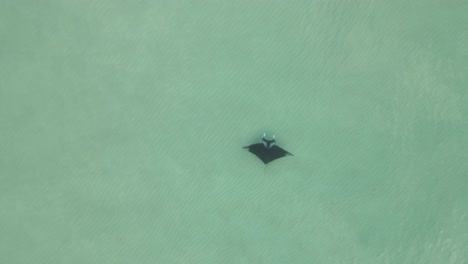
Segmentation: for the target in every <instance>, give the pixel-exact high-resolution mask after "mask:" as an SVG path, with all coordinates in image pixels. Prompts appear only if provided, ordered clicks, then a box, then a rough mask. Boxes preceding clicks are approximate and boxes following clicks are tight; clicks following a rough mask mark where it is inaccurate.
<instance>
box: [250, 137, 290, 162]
mask: <svg viewBox="0 0 468 264" xmlns="http://www.w3.org/2000/svg"><path fill="white" fill-rule="evenodd" d="M243 149H246V150H248V151H250V152H252V153H253V154H255V156H257V157H258V158H259V159H261V160H262V161H263V163H265V165H266V164H268V163H269V162H272V161H274V160H276V159H279V158H282V157H286V156H294V155H293V154H291V153H289V152H287V151H286V150H284V149H282V148H280V147H279V146H278V145H276V140H275V135H273V139H271V140H268V139H266V138H265V134H263V138H262V143H256V144H252V145H250V146H246V147H243Z"/></svg>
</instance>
